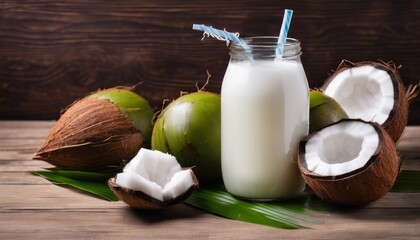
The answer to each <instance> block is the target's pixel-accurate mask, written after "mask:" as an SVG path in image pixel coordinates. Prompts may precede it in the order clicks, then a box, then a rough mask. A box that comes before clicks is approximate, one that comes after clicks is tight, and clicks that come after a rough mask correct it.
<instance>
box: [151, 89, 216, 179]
mask: <svg viewBox="0 0 420 240" xmlns="http://www.w3.org/2000/svg"><path fill="white" fill-rule="evenodd" d="M220 114H221V113H220V96H218V95H216V94H213V93H209V92H195V93H191V94H187V95H184V96H181V97H179V98H178V99H176V100H175V101H173V102H172V103H171V104H169V105H168V106H167V107H166V108H165V109H164V110H163V112H162V113H161V114H160V116H159V118H158V119H157V121H156V123H155V126H154V128H153V133H152V149H154V150H159V151H162V152H167V153H170V154H172V155H174V156H175V157H176V158H177V160H178V162H179V163H180V164H181V166H182V167H193V171H194V172H195V173H196V176H197V178H198V180H199V181H200V183H216V182H220V181H221V163H220V159H221V137H220V134H221V130H220V125H221V119H220Z"/></svg>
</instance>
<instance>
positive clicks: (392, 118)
mask: <svg viewBox="0 0 420 240" xmlns="http://www.w3.org/2000/svg"><path fill="white" fill-rule="evenodd" d="M366 65H370V66H373V67H375V68H378V69H381V70H384V71H386V72H387V73H388V74H389V76H390V77H391V80H392V84H393V87H394V100H395V101H394V106H393V108H392V110H391V112H390V114H389V117H388V119H387V120H386V121H385V122H384V123H383V124H382V126H383V127H384V128H385V129H386V131H387V132H388V133H389V135H390V136H391V138H392V140H394V142H397V141H398V140H399V139H400V137H401V135H402V133H403V131H404V128H405V126H406V125H407V121H408V101H407V96H406V91H405V88H404V85H403V83H402V80H401V77H400V74H399V72H398V69H399V67H397V66H395V64H394V63H392V62H388V63H385V62H369V61H365V62H357V63H352V62H350V61H347V60H343V61H342V62H341V63H340V65H339V66H338V68H337V70H335V72H334V73H333V74H332V75H331V76H330V77H329V78H328V79H327V80H326V81H325V83H324V84H323V85H322V87H321V90H323V91H325V89H326V88H327V87H328V85H329V84H330V83H331V81H333V79H334V78H335V77H336V76H337V74H339V73H341V72H342V71H344V70H347V69H350V68H353V67H360V66H366Z"/></svg>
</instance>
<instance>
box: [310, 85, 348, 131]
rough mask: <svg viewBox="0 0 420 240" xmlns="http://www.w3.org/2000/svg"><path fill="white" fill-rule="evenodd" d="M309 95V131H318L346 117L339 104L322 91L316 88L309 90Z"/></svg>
mask: <svg viewBox="0 0 420 240" xmlns="http://www.w3.org/2000/svg"><path fill="white" fill-rule="evenodd" d="M309 97H310V104H309V108H310V115H309V132H315V131H319V130H320V129H322V128H324V127H326V126H328V125H330V124H333V123H335V122H338V121H339V120H341V119H346V118H348V116H347V114H346V112H345V111H344V109H343V108H342V107H341V106H340V104H338V102H337V101H335V100H334V99H333V98H331V97H328V96H327V95H325V94H324V93H322V92H320V91H317V90H311V91H310V92H309Z"/></svg>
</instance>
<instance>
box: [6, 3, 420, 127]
mask: <svg viewBox="0 0 420 240" xmlns="http://www.w3.org/2000/svg"><path fill="white" fill-rule="evenodd" d="M284 8H290V9H293V10H294V11H295V12H294V16H293V20H292V25H291V29H290V32H289V36H291V37H294V38H298V39H300V40H301V42H302V46H303V53H304V54H303V56H302V61H303V64H304V67H305V70H306V73H307V76H308V79H309V84H310V86H311V87H318V86H320V85H321V84H322V82H323V81H324V80H325V78H326V77H327V76H328V73H329V72H330V70H332V69H335V68H336V66H337V65H338V63H339V62H340V60H341V59H349V60H352V61H361V60H376V59H383V60H385V61H391V60H392V61H394V62H395V63H396V64H402V66H403V67H402V70H401V74H402V78H403V80H404V84H405V85H406V86H407V85H409V84H410V83H417V82H418V81H419V75H420V73H417V72H416V71H417V70H420V69H419V64H420V1H414V0H413V1H408V0H398V1H397V0H386V1H367V0H353V1H345V2H344V1H336V0H318V1H311V0H305V1H292V0H287V1H286V0H285V1H279V0H266V1H260V0H212V1H209V0H195V1H186V0H184V1H181V0H170V1H168V0H137V1H127V0H122V1H105V0H68V1H67V0H66V1H51V0H50V1H42V0H34V1H20V0H19V1H18V0H14V1H1V3H0V119H55V118H57V117H58V116H59V113H60V109H62V108H64V107H65V106H66V105H67V104H69V103H71V102H73V101H74V100H75V99H77V98H80V97H82V96H84V95H86V94H87V93H89V92H91V91H94V90H97V89H98V88H107V87H111V86H115V85H133V84H135V83H138V82H143V84H142V85H141V87H140V89H139V93H141V94H142V95H143V96H144V97H146V98H147V99H149V101H150V103H151V104H152V105H153V106H154V107H157V108H159V107H160V106H161V102H162V99H164V98H168V99H172V98H176V97H177V96H178V95H179V92H180V91H194V90H195V83H196V82H198V83H199V84H200V85H202V84H203V83H204V82H205V80H206V76H207V75H206V70H207V69H208V70H209V71H210V72H211V74H212V78H211V82H210V84H209V85H208V86H207V90H210V91H214V92H219V91H220V85H221V82H222V79H223V74H224V71H225V68H226V66H227V62H228V60H229V56H228V50H227V49H226V46H225V44H224V43H223V42H219V41H216V40H214V39H206V40H205V41H203V42H201V41H200V39H201V33H200V32H197V31H193V30H191V27H192V24H193V23H204V24H207V25H213V26H214V27H217V28H226V29H227V30H229V31H238V32H240V33H241V36H256V35H277V34H278V31H279V28H280V24H281V21H282V16H283V10H284ZM410 124H420V104H419V103H417V104H415V105H412V106H411V116H410Z"/></svg>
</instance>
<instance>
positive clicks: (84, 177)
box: [32, 170, 119, 201]
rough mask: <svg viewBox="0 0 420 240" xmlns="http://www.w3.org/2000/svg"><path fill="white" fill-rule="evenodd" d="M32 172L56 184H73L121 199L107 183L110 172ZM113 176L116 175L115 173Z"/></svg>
mask: <svg viewBox="0 0 420 240" xmlns="http://www.w3.org/2000/svg"><path fill="white" fill-rule="evenodd" d="M32 173H33V174H35V175H38V176H41V177H44V178H46V179H47V180H49V181H51V182H53V183H54V184H64V185H68V186H72V187H74V188H78V189H80V190H83V191H86V192H89V193H91V194H94V195H97V196H99V197H102V198H104V199H106V200H109V201H118V200H119V199H118V198H117V197H116V196H115V195H114V194H113V193H112V191H111V190H110V189H109V188H108V185H107V184H106V180H107V179H108V178H109V177H108V176H109V174H110V173H90V172H78V171H64V170H56V171H37V172H32ZM112 176H115V173H113V174H112ZM112 176H111V177H112Z"/></svg>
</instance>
